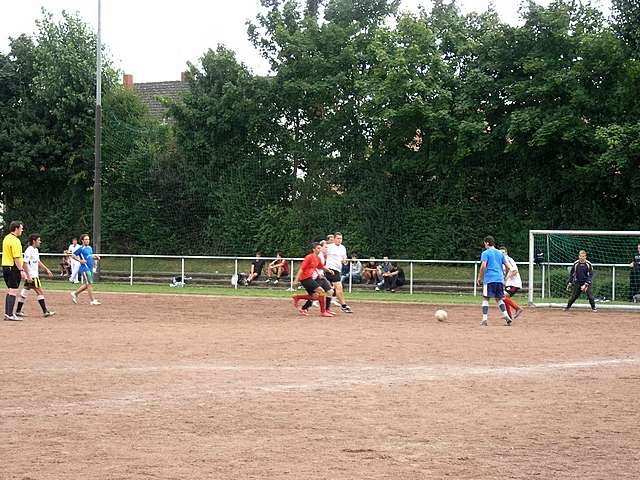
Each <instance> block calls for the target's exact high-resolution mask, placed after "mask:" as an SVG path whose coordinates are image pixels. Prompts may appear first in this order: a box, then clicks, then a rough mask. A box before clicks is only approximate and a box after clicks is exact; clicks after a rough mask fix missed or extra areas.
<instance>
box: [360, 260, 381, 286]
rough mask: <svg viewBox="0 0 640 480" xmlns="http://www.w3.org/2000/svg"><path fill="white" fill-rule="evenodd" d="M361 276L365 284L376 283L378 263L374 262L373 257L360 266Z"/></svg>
mask: <svg viewBox="0 0 640 480" xmlns="http://www.w3.org/2000/svg"><path fill="white" fill-rule="evenodd" d="M362 278H363V279H364V281H365V283H366V284H367V285H370V284H372V283H378V264H377V263H376V262H375V260H374V259H373V257H371V258H370V259H369V261H368V262H367V263H365V264H364V266H363V268H362Z"/></svg>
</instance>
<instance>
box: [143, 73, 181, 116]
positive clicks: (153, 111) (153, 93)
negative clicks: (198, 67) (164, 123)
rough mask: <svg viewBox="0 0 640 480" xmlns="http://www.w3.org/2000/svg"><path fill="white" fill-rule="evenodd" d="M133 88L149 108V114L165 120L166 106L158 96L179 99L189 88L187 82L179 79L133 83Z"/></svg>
mask: <svg viewBox="0 0 640 480" xmlns="http://www.w3.org/2000/svg"><path fill="white" fill-rule="evenodd" d="M133 88H134V90H135V92H136V93H137V94H138V95H139V96H140V99H141V100H142V102H143V103H144V104H145V105H146V106H147V107H148V108H149V116H151V117H152V118H156V119H158V120H165V118H166V113H167V107H165V106H164V105H162V103H160V101H159V100H158V99H159V98H160V97H162V98H168V99H171V100H180V99H181V98H182V96H183V95H184V93H186V92H187V91H188V90H189V83H188V82H183V81H180V80H176V81H170V82H148V83H134V84H133Z"/></svg>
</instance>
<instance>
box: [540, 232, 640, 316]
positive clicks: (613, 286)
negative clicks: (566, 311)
mask: <svg viewBox="0 0 640 480" xmlns="http://www.w3.org/2000/svg"><path fill="white" fill-rule="evenodd" d="M639 244H640V231H628V232H625V231H610V232H607V231H579V230H531V231H530V232H529V272H528V277H529V281H528V290H529V291H528V294H529V303H530V304H532V305H537V306H558V307H563V306H566V304H567V300H568V298H569V294H570V293H569V289H568V283H569V272H570V269H571V266H572V265H573V262H575V261H576V260H578V256H579V253H580V251H581V250H584V251H586V252H587V259H588V260H589V261H590V262H591V264H592V265H593V272H594V273H593V283H592V291H593V295H594V297H595V300H596V303H597V305H598V308H601V307H605V308H606V307H616V308H631V309H633V308H637V309H640V296H639V295H638V294H640V267H639V266H638V264H637V263H636V264H635V266H632V264H633V263H634V258H635V256H636V255H638V245H639ZM634 297H635V298H634ZM574 305H575V306H577V307H581V306H589V304H588V300H587V298H586V295H584V294H583V295H581V297H580V298H579V299H578V301H577V302H576V303H575V304H574Z"/></svg>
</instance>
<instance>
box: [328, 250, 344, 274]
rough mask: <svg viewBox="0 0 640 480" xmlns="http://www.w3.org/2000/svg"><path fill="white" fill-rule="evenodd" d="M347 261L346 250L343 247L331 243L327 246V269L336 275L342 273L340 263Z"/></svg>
mask: <svg viewBox="0 0 640 480" xmlns="http://www.w3.org/2000/svg"><path fill="white" fill-rule="evenodd" d="M346 259H347V249H346V248H344V245H342V244H340V245H336V244H335V243H331V244H329V245H327V268H330V269H331V270H335V271H337V272H338V273H340V272H341V271H342V262H343V261H344V260H346Z"/></svg>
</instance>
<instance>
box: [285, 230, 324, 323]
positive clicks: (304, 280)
mask: <svg viewBox="0 0 640 480" xmlns="http://www.w3.org/2000/svg"><path fill="white" fill-rule="evenodd" d="M321 250H322V246H321V245H320V244H319V243H315V242H314V243H313V244H312V250H311V253H309V254H308V255H307V256H306V257H304V260H303V261H302V264H301V265H300V268H299V269H298V273H297V275H296V278H295V280H294V281H293V287H294V288H295V286H296V285H298V283H301V284H302V286H303V287H304V288H305V290H306V291H307V295H294V296H293V306H294V307H296V309H297V310H298V312H299V313H300V315H309V311H308V310H307V309H305V308H300V309H298V303H300V300H308V301H314V300H317V301H318V303H319V304H320V316H321V317H333V315H331V313H328V312H327V311H326V305H325V291H324V289H323V288H322V287H321V286H320V285H319V284H318V282H317V281H316V279H315V278H314V277H315V276H316V270H317V269H318V268H323V267H324V264H323V262H322V260H321V259H320V256H319V255H320V252H321Z"/></svg>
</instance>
